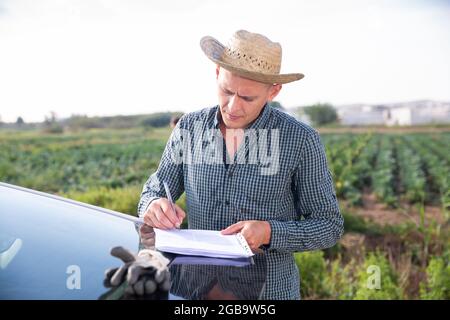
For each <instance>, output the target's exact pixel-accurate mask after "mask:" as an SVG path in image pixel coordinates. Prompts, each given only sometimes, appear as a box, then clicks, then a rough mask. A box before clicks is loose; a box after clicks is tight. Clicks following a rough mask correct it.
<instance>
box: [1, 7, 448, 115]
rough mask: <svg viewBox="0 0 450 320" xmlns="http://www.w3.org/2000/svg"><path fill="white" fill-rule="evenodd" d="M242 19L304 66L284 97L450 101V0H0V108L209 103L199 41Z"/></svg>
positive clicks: (221, 34) (294, 102)
mask: <svg viewBox="0 0 450 320" xmlns="http://www.w3.org/2000/svg"><path fill="white" fill-rule="evenodd" d="M239 29H246V30H249V31H251V32H258V33H262V34H264V35H266V36H267V37H268V38H270V39H271V40H272V41H276V42H279V43H280V44H281V45H282V48H283V60H282V67H281V71H282V72H284V73H291V72H301V73H304V74H305V78H304V79H302V80H300V81H297V82H293V83H290V84H286V85H284V86H283V89H282V91H281V93H280V95H279V96H278V97H277V100H278V101H279V102H281V103H282V104H283V105H284V106H285V107H287V108H292V107H296V106H304V105H308V104H313V103H317V102H328V103H331V104H334V105H342V104H352V103H370V104H376V103H389V102H401V101H412V100H422V99H433V100H438V101H450V41H449V39H450V0H447V1H443V0H442V1H438V0H428V1H426V0H409V1H404V0H340V1H333V0H314V1H311V0H309V1H306V0H292V1H290V0H277V1H268V0H256V1H251V0H246V1H243V0H237V1H236V0H227V1H223V0H222V1H221V0H219V1H214V0H208V1H207V0H163V1H152V0H147V1H144V0H71V1H69V0H0V119H1V120H2V121H5V122H11V121H15V120H16V118H17V117H18V116H22V117H23V118H24V120H25V121H26V122H33V121H42V120H44V117H45V116H48V115H49V114H50V112H51V111H53V112H55V113H56V115H57V116H58V117H68V116H70V115H72V114H78V115H89V116H93V115H117V114H141V113H152V112H163V111H183V112H189V111H194V110H198V109H201V108H205V107H210V106H213V105H215V104H217V97H216V83H215V66H214V64H213V63H212V62H211V61H210V60H209V59H208V58H206V56H205V55H204V54H203V52H202V51H201V49H200V46H199V41H200V39H201V38H202V37H203V36H205V35H210V36H213V37H215V38H217V39H218V40H219V41H221V42H222V43H226V42H227V41H228V39H229V38H230V37H231V35H232V34H233V33H234V32H235V31H236V30H239Z"/></svg>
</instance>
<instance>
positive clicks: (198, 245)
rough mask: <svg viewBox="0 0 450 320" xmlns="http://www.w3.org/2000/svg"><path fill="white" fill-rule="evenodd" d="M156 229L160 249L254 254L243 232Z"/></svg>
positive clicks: (204, 253) (224, 255)
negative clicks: (225, 233) (229, 233)
mask: <svg viewBox="0 0 450 320" xmlns="http://www.w3.org/2000/svg"><path fill="white" fill-rule="evenodd" d="M154 230H155V247H156V249H158V250H160V251H165V252H172V253H178V254H184V255H197V256H206V257H218V258H244V257H251V256H253V255H254V254H253V252H252V251H251V250H250V247H249V246H248V244H247V242H246V241H245V238H244V237H243V236H242V235H241V234H239V233H238V234H233V235H222V234H221V233H220V231H211V230H193V229H172V230H161V229H156V228H155V229H154Z"/></svg>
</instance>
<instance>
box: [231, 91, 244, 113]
mask: <svg viewBox="0 0 450 320" xmlns="http://www.w3.org/2000/svg"><path fill="white" fill-rule="evenodd" d="M240 109H241V102H240V99H239V97H238V96H237V94H235V95H234V96H233V97H231V99H230V101H229V102H228V112H229V113H231V114H235V113H239V110H240Z"/></svg>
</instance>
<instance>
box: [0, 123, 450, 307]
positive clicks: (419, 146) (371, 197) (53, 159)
mask: <svg viewBox="0 0 450 320" xmlns="http://www.w3.org/2000/svg"><path fill="white" fill-rule="evenodd" d="M169 134H170V129H168V128H161V129H143V128H142V129H123V130H108V129H103V130H89V131H86V132H83V133H64V134H58V135H52V134H43V133H39V132H32V131H29V132H23V131H10V132H5V131H3V132H0V150H1V152H0V181H3V182H8V183H12V184H16V185H20V186H24V187H28V188H32V189H36V190H41V191H46V192H50V193H56V194H60V195H63V196H66V197H69V198H73V199H76V200H80V201H83V202H88V203H91V204H94V205H99V206H102V207H106V208H110V209H113V210H117V211H120V212H124V213H129V214H135V212H136V205H137V202H138V200H139V194H140V191H141V189H142V185H143V183H144V182H145V180H146V179H147V178H148V176H149V175H150V174H151V173H152V172H154V171H155V170H156V168H157V166H158V163H159V160H160V156H161V154H162V151H163V149H164V146H165V142H166V141H167V138H168V136H169ZM321 136H322V140H323V142H324V144H325V146H326V152H327V157H328V162H329V167H330V170H331V171H332V174H333V178H334V182H335V188H336V192H337V195H338V198H339V199H340V205H341V209H342V213H343V214H344V217H345V231H346V232H345V235H344V237H343V238H342V240H341V241H340V242H339V244H338V245H337V246H335V247H333V248H331V249H328V250H324V251H316V252H307V253H298V254H296V259H297V261H298V264H299V267H300V270H301V276H302V295H303V297H304V298H310V299H321V298H326V299H330V298H331V299H430V298H431V299H433V298H434V299H449V298H450V292H449V289H450V265H449V258H450V255H449V252H450V251H449V248H448V245H449V239H448V218H449V205H450V191H449V178H450V163H449V162H450V153H449V152H448V150H450V133H448V132H445V131H444V130H443V131H442V132H439V131H437V132H429V133H423V132H422V133H414V132H409V131H408V132H402V131H400V130H399V131H395V132H389V131H387V132H383V133H376V132H372V133H349V132H347V133H346V132H342V133H324V134H322V135H321ZM178 203H179V204H180V205H181V206H183V207H184V199H183V198H181V199H180V200H179V201H178ZM188 214H189V213H188ZM371 265H375V266H378V267H379V269H380V271H381V289H369V288H367V285H366V284H367V281H368V280H369V281H370V279H369V277H370V275H371V274H370V272H369V273H368V270H370V268H369V266H371ZM368 268H369V269H368Z"/></svg>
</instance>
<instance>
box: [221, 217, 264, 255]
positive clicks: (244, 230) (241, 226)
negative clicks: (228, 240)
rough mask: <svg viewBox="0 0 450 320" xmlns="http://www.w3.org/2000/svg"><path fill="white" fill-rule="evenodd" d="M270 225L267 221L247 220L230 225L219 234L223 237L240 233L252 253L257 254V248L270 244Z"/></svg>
mask: <svg viewBox="0 0 450 320" xmlns="http://www.w3.org/2000/svg"><path fill="white" fill-rule="evenodd" d="M271 231H272V230H271V228H270V224H269V222H267V221H259V220H247V221H239V222H237V223H235V224H232V225H231V226H229V227H228V228H226V229H223V230H222V231H221V233H222V234H223V235H227V234H234V233H238V232H240V233H241V234H242V235H243V236H244V238H245V240H247V243H248V245H249V246H250V248H251V249H252V251H253V252H258V251H259V250H258V249H259V247H260V246H262V245H265V244H269V243H270V234H271Z"/></svg>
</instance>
